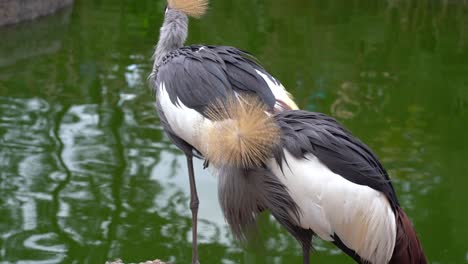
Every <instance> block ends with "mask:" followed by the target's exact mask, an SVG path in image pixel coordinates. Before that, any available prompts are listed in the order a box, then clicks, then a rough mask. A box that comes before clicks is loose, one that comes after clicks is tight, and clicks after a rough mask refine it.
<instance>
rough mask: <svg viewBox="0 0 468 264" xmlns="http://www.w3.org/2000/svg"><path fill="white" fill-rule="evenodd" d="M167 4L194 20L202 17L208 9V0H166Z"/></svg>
mask: <svg viewBox="0 0 468 264" xmlns="http://www.w3.org/2000/svg"><path fill="white" fill-rule="evenodd" d="M167 4H168V5H169V7H170V8H174V9H177V10H179V11H181V12H184V13H185V14H187V15H188V16H191V17H195V18H200V17H202V16H203V15H204V14H205V13H206V10H207V9H208V0H168V1H167Z"/></svg>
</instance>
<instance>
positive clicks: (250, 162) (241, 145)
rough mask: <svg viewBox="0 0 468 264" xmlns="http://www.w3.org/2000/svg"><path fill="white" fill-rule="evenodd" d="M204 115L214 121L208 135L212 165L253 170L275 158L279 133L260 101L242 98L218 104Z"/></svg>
mask: <svg viewBox="0 0 468 264" xmlns="http://www.w3.org/2000/svg"><path fill="white" fill-rule="evenodd" d="M205 113H206V116H207V117H208V118H209V119H210V120H212V121H213V122H212V125H211V126H210V127H209V128H208V130H207V133H206V142H207V145H206V151H205V153H204V155H205V157H206V158H207V159H208V160H209V161H210V163H212V164H213V165H215V166H234V167H239V168H252V167H258V166H262V165H263V164H264V163H265V162H266V161H267V159H269V158H270V157H272V150H273V148H274V147H275V146H276V145H277V144H278V142H279V139H280V130H279V127H278V125H277V124H276V122H275V120H274V119H273V118H272V117H270V116H269V115H268V114H267V111H266V106H265V105H264V104H263V103H262V102H260V101H259V100H258V99H256V98H254V97H252V96H243V97H236V98H230V99H228V100H227V101H225V102H220V101H218V102H216V103H214V104H213V105H212V106H211V107H209V108H208V110H207V111H206V112H205Z"/></svg>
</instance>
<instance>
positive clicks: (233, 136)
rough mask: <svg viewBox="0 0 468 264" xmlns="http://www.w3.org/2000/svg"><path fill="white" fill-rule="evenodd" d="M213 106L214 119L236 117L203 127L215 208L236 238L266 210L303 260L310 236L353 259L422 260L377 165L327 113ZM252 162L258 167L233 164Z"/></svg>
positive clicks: (240, 104)
mask: <svg viewBox="0 0 468 264" xmlns="http://www.w3.org/2000/svg"><path fill="white" fill-rule="evenodd" d="M233 101H234V100H233ZM219 108H220V107H219V105H217V104H216V105H215V106H214V107H213V109H215V111H213V113H214V114H213V115H214V116H216V118H213V119H215V120H229V119H230V118H231V119H234V120H237V122H224V123H218V126H213V127H211V128H209V129H208V130H207V133H208V134H210V135H211V137H209V138H208V140H207V141H206V144H207V145H209V146H217V148H208V151H207V153H206V154H205V156H206V158H207V159H210V158H211V159H213V160H216V164H217V168H218V176H219V186H218V191H219V198H220V201H221V207H222V210H223V212H224V215H225V218H226V220H227V222H228V224H229V225H230V227H231V230H232V231H233V233H234V235H235V236H236V237H238V238H245V237H246V236H247V233H248V231H250V230H251V229H252V226H253V225H254V224H255V220H256V216H257V215H258V214H259V213H260V212H261V211H263V210H269V211H270V212H271V214H272V215H273V216H274V217H275V218H276V219H277V220H278V221H279V222H280V223H281V224H282V225H283V226H284V227H285V228H286V229H287V230H288V231H289V232H290V233H291V234H292V235H293V236H294V237H295V238H296V239H297V240H298V241H299V243H300V244H301V245H302V249H303V259H304V264H308V263H309V254H310V249H311V242H312V237H313V235H317V236H319V237H321V238H322V239H324V240H326V241H331V242H333V243H334V244H335V245H336V246H337V247H339V248H340V249H341V250H343V251H344V252H345V253H346V254H348V255H349V256H351V257H352V258H353V259H354V260H355V261H356V262H358V263H374V264H381V263H395V264H396V263H400V264H401V263H403V264H406V263H408V264H416V263H427V260H426V257H425V255H424V252H423V250H422V247H421V245H420V242H419V240H418V237H417V235H416V232H415V230H414V229H413V226H412V225H411V223H410V221H409V219H408V217H407V216H406V214H405V212H404V211H403V209H402V208H401V207H400V204H399V202H398V199H397V195H396V193H395V190H394V188H393V185H392V182H391V180H390V178H389V176H388V174H387V172H386V171H385V169H384V168H383V166H382V164H381V163H380V162H379V160H378V159H377V157H376V156H375V155H374V154H373V152H372V151H371V150H370V149H369V147H367V146H366V145H365V144H364V143H362V142H361V141H360V140H359V139H357V138H356V137H354V136H353V135H352V134H351V133H350V132H349V131H348V130H346V129H345V128H344V127H343V126H341V125H340V124H339V123H338V122H337V121H335V120H334V119H333V118H331V117H328V116H326V115H324V114H319V113H311V112H307V111H301V110H285V111H282V112H279V113H277V114H275V115H273V116H271V115H267V114H265V109H264V108H262V107H261V105H260V104H258V103H255V102H252V101H245V100H237V102H233V103H229V104H227V105H226V106H225V107H224V108H223V109H222V110H220V109H219ZM221 142H223V144H221ZM220 153H224V155H219V154H220ZM252 160H255V164H259V163H262V165H261V166H258V165H254V166H252V164H254V163H252V162H239V161H252Z"/></svg>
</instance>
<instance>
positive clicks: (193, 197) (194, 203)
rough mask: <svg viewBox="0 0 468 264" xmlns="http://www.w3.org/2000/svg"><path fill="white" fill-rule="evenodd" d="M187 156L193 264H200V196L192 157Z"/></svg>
mask: <svg viewBox="0 0 468 264" xmlns="http://www.w3.org/2000/svg"><path fill="white" fill-rule="evenodd" d="M186 156H187V167H188V173H189V180H190V210H192V264H199V263H200V262H198V242H197V221H198V220H197V219H198V204H199V201H198V194H197V185H196V184H195V175H194V172H193V160H192V155H186Z"/></svg>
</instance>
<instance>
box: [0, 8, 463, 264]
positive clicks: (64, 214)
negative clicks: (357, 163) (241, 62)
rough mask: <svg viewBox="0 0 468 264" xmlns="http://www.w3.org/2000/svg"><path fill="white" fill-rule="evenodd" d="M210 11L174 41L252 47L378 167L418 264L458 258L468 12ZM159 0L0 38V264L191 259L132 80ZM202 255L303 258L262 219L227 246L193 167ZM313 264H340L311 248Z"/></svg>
mask: <svg viewBox="0 0 468 264" xmlns="http://www.w3.org/2000/svg"><path fill="white" fill-rule="evenodd" d="M462 2H463V1H450V0H449V1H436V0H414V1H405V0H400V1H395V0H388V1H373V0H367V1H365V0H353V1H351V0H350V1H330V2H329V1H306V0H278V1H268V0H253V1H252V0H250V1H247V0H237V1H213V2H212V3H211V8H210V11H209V14H208V15H207V16H206V17H204V18H203V19H201V20H198V21H195V20H192V21H191V24H190V36H189V39H188V43H193V44H196V43H206V44H224V45H232V46H236V47H239V48H241V49H244V50H248V51H250V52H252V53H253V54H255V56H256V57H258V59H259V60H260V61H261V63H262V64H263V66H264V67H265V68H266V69H268V71H270V72H271V73H272V74H273V75H274V76H276V77H277V78H278V79H279V80H281V82H282V83H283V84H284V85H285V86H286V87H287V89H288V90H289V91H291V92H292V94H293V95H294V96H295V98H296V101H297V102H298V104H299V106H300V107H301V108H303V109H307V110H311V111H320V112H324V113H327V114H329V115H332V116H334V117H335V118H337V119H338V120H339V121H341V122H342V123H343V124H345V125H346V126H347V127H348V128H349V129H350V130H351V131H353V133H354V134H355V135H356V136H358V137H359V138H361V139H362V140H363V141H364V142H366V143H367V144H368V145H369V146H370V147H371V148H372V149H373V150H374V151H375V152H376V153H377V154H378V156H379V157H380V159H381V161H382V162H383V164H384V166H385V167H386V168H387V170H388V171H389V173H390V175H391V177H392V179H393V181H394V182H395V186H396V189H397V193H398V196H399V199H400V201H401V204H402V206H403V207H404V209H405V210H406V212H407V214H408V215H409V216H410V218H411V220H412V221H413V223H414V225H415V227H416V230H417V232H418V234H419V236H420V239H421V242H422V244H423V246H424V249H425V251H426V254H427V256H428V258H429V260H430V262H431V263H468V191H467V187H468V174H467V172H468V160H467V159H468V133H467V131H468V4H466V1H465V4H463V3H462ZM164 8H165V2H164V1H162V0H159V1H156V0H139V1H131V0H79V1H76V2H75V5H74V6H73V7H72V8H70V9H67V10H63V11H61V12H59V13H57V14H55V15H53V16H49V17H46V18H42V19H39V20H36V21H33V22H27V23H22V24H19V25H15V26H9V27H3V28H0V263H2V264H4V263H5V264H6V263H41V264H42V263H104V262H105V261H106V260H111V259H116V258H121V259H123V260H124V261H126V262H137V261H143V260H147V259H155V258H162V259H164V260H170V261H173V262H174V263H189V262H190V259H191V241H190V231H191V218H190V210H189V206H188V204H189V203H188V201H189V188H188V177H187V170H186V167H185V158H184V156H183V155H182V154H181V153H180V152H179V151H178V150H177V149H176V148H175V147H174V146H173V145H171V143H170V142H169V141H168V139H167V138H166V137H165V136H164V135H163V133H162V131H161V126H160V124H159V120H158V117H157V115H156V113H155V109H154V99H153V96H152V93H151V92H150V90H149V88H148V85H147V81H146V79H147V76H148V74H149V72H150V70H151V67H152V62H151V55H152V50H153V47H154V45H155V43H156V41H157V37H158V31H159V27H160V25H161V22H162V18H163V14H164ZM195 173H196V176H197V184H198V189H199V195H200V203H201V204H200V228H199V239H200V247H199V251H200V260H201V263H202V264H213V263H223V264H230V263H302V262H301V250H300V248H299V246H298V245H297V243H296V242H295V241H294V240H293V239H292V238H291V237H290V236H289V235H288V234H287V233H286V232H285V231H284V230H283V229H282V228H281V227H280V226H279V225H278V224H277V223H276V222H275V221H274V220H273V219H271V218H270V217H269V215H268V214H264V215H262V217H261V219H260V223H259V228H260V235H259V237H258V239H257V240H256V241H254V242H252V243H251V244H250V245H248V246H246V247H245V246H242V245H240V244H238V243H237V242H235V241H234V240H233V239H232V236H231V235H230V233H229V231H228V230H227V226H226V224H225V222H224V219H223V217H222V215H221V212H220V209H219V206H218V202H217V193H216V192H217V191H216V178H214V177H213V176H211V175H210V174H209V172H208V171H204V170H203V169H202V162H201V161H196V164H195ZM314 244H315V252H314V254H313V255H312V260H311V263H352V261H351V260H350V258H348V257H346V256H345V255H343V254H342V253H341V252H340V251H339V250H337V249H336V248H335V247H333V246H332V245H331V244H330V243H327V242H323V241H321V240H319V239H317V240H316V241H315V243H314Z"/></svg>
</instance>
